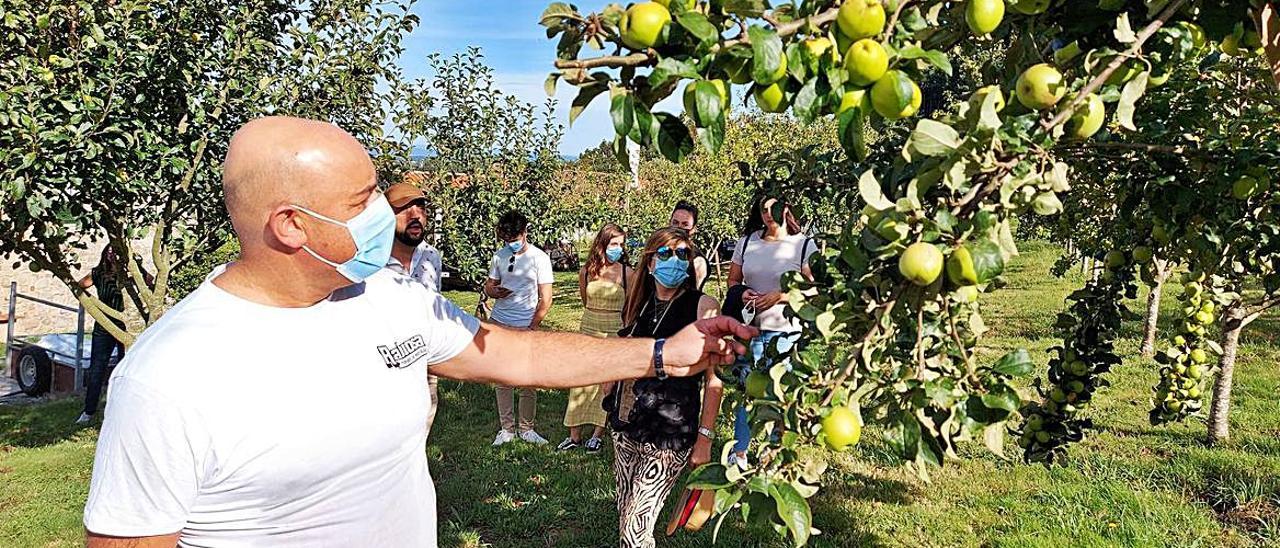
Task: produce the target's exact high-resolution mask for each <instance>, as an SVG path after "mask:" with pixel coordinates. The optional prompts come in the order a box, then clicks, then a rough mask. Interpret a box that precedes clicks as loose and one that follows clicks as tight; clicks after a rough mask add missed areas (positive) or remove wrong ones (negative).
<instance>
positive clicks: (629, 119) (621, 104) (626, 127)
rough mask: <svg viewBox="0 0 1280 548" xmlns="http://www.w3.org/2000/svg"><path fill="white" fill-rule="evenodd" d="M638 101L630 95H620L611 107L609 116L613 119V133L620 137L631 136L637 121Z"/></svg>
mask: <svg viewBox="0 0 1280 548" xmlns="http://www.w3.org/2000/svg"><path fill="white" fill-rule="evenodd" d="M635 110H636V99H635V96H633V95H631V94H630V93H619V94H618V95H617V96H615V97H614V98H613V101H611V104H610V106H609V115H610V116H612V117H613V131H614V133H617V134H618V135H623V136H626V135H629V134H630V133H631V128H632V126H634V125H635V119H636V112H635Z"/></svg>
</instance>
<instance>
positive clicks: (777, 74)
mask: <svg viewBox="0 0 1280 548" xmlns="http://www.w3.org/2000/svg"><path fill="white" fill-rule="evenodd" d="M753 62H754V61H753ZM752 74H753V75H754V74H755V73H754V72H752ZM786 76H787V56H786V55H780V56H778V68H777V69H775V70H774V71H773V72H772V73H770V74H769V79H768V80H767V81H764V82H761V81H759V80H756V83H757V84H772V83H774V82H777V81H778V80H781V79H783V78H784V77H786ZM752 77H753V78H754V76H752Z"/></svg>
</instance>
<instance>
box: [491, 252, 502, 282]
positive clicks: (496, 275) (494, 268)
mask: <svg viewBox="0 0 1280 548" xmlns="http://www.w3.org/2000/svg"><path fill="white" fill-rule="evenodd" d="M501 259H502V257H501V256H500V255H498V254H497V253H494V254H493V262H492V263H491V264H490V265H489V279H490V280H501V279H502V271H501V270H499V269H498V261H499V260H501Z"/></svg>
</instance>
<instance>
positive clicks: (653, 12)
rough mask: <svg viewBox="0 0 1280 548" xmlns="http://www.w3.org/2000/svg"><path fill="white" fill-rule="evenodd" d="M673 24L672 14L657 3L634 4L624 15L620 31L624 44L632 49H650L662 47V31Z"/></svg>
mask: <svg viewBox="0 0 1280 548" xmlns="http://www.w3.org/2000/svg"><path fill="white" fill-rule="evenodd" d="M669 24H671V12H669V11H667V8H666V6H663V5H662V4H659V3H657V2H641V3H639V4H632V6H631V7H629V8H627V11H626V12H624V13H623V14H622V20H621V21H620V22H619V23H618V30H619V31H621V33H622V43H623V44H626V45H627V47H629V48H631V49H648V48H651V47H653V46H657V45H661V42H662V29H663V28H664V27H666V26H667V25H669Z"/></svg>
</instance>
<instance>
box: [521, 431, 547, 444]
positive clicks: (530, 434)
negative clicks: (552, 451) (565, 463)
mask: <svg viewBox="0 0 1280 548" xmlns="http://www.w3.org/2000/svg"><path fill="white" fill-rule="evenodd" d="M520 439H522V440H524V441H527V442H529V443H532V444H534V445H546V444H547V439H546V438H544V437H542V436H539V435H538V433H537V432H534V431H533V430H525V431H524V432H521V433H520Z"/></svg>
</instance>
